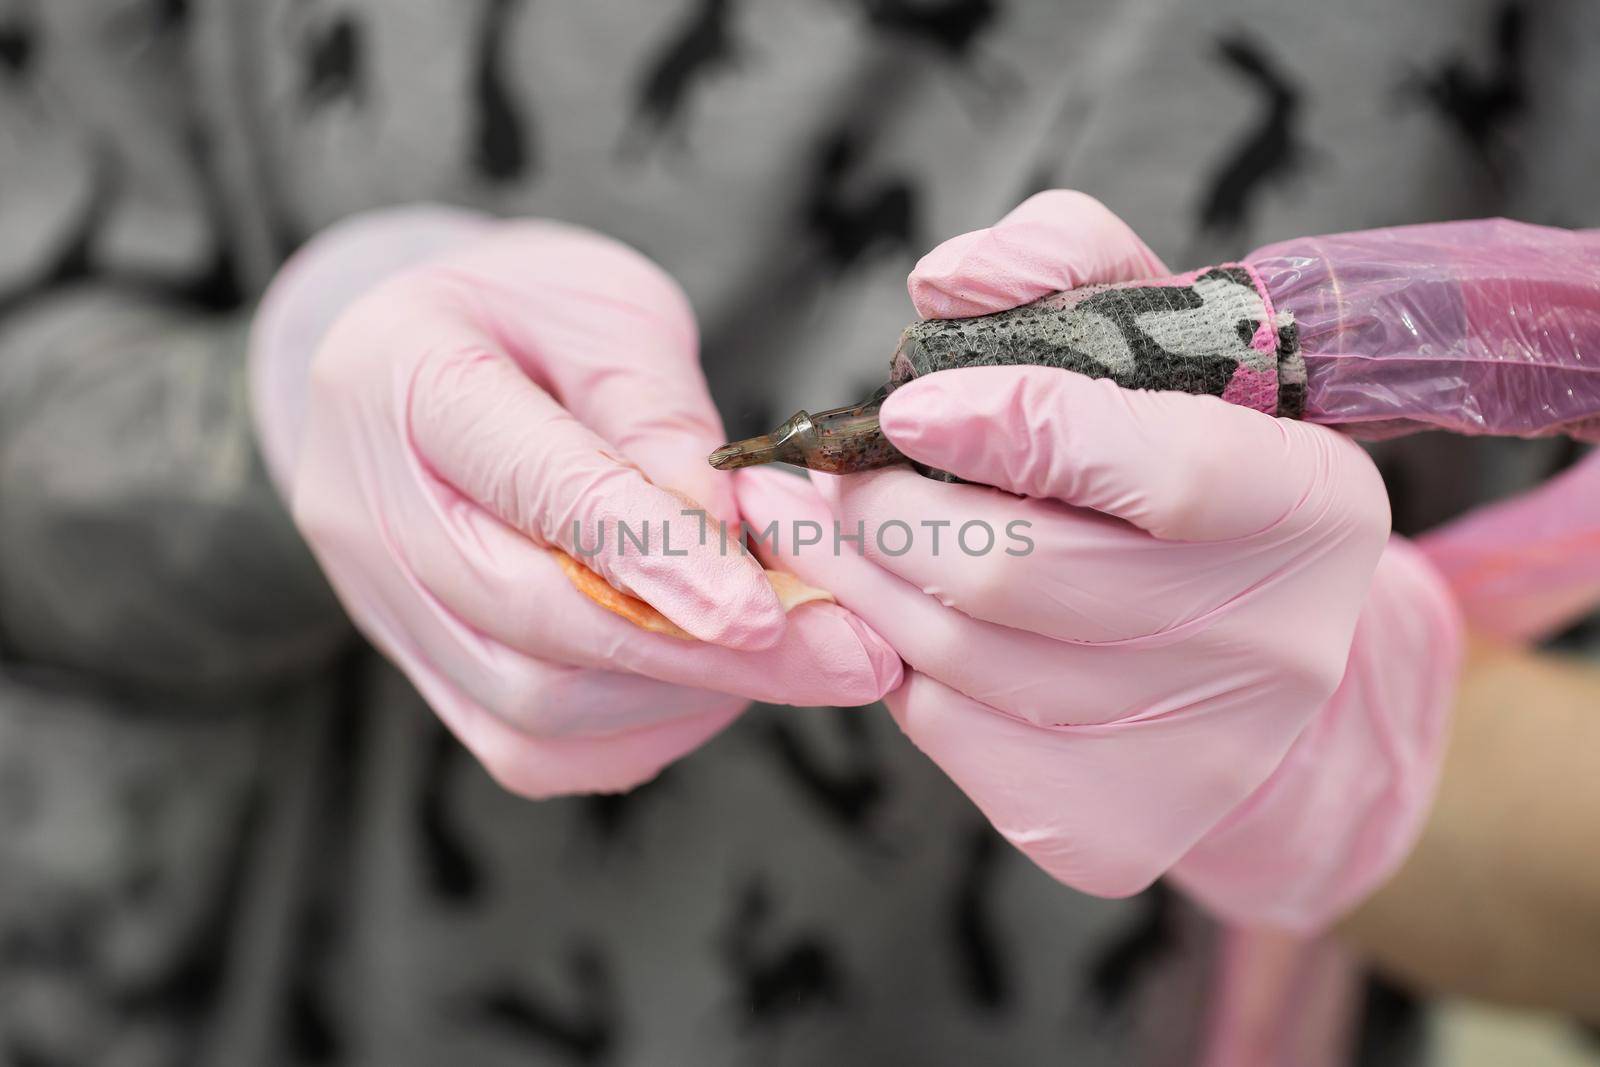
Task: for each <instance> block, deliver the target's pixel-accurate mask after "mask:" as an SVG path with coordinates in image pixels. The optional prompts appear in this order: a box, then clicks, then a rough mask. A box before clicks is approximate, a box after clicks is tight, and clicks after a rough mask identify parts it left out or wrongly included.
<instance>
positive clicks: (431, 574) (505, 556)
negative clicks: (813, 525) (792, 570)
mask: <svg viewBox="0 0 1600 1067" xmlns="http://www.w3.org/2000/svg"><path fill="white" fill-rule="evenodd" d="M396 507H400V508H403V507H404V505H403V504H400V503H399V502H396ZM397 513H399V514H405V515H407V516H408V517H407V520H406V521H405V522H404V523H403V526H404V530H405V532H404V535H403V536H402V537H400V538H399V539H398V541H397V545H398V547H399V548H400V550H401V551H402V553H403V554H404V558H405V560H406V564H407V566H408V567H409V568H410V569H411V570H412V571H413V572H414V573H415V574H416V576H417V580H418V582H419V583H420V584H421V586H422V587H423V588H424V589H425V590H426V592H427V593H428V595H429V596H430V597H431V598H433V599H435V600H436V601H437V603H438V606H439V609H440V610H441V611H442V612H444V613H446V614H448V615H450V616H452V617H454V618H456V619H459V620H460V621H461V622H462V623H463V624H464V625H465V626H466V627H469V628H470V630H469V631H468V632H469V633H472V634H473V635H474V637H473V638H472V639H470V640H469V639H468V638H467V637H466V636H462V637H461V638H460V640H461V641H463V642H465V643H466V647H468V648H469V649H475V648H477V647H478V646H479V644H489V645H504V646H506V647H507V648H509V649H512V650H516V651H520V652H522V653H523V654H526V655H530V656H534V657H537V658H540V659H543V660H546V661H549V662H554V663H561V664H568V665H574V666H581V667H592V668H597V669H605V670H608V671H620V672H628V673H636V674H640V675H643V676H645V677H648V678H653V679H657V680H659V681H661V682H667V683H671V684H673V685H679V686H687V687H693V688H696V689H710V690H714V691H717V692H725V693H732V694H736V695H738V696H740V697H743V698H745V699H747V700H759V701H762V702H764V703H772V704H795V705H801V706H812V705H832V706H840V707H854V706H857V705H861V704H869V703H871V702H873V701H875V700H878V699H879V698H881V697H882V695H883V694H884V693H885V692H887V691H888V690H889V689H892V688H893V687H894V686H896V685H898V684H899V683H900V677H901V673H900V672H901V664H900V657H899V655H898V654H897V653H896V652H895V651H894V649H893V648H891V647H890V646H889V644H888V643H887V642H885V641H884V639H883V638H882V637H880V636H879V635H878V634H877V633H876V632H874V631H873V630H872V628H871V627H869V626H867V625H866V624H865V623H864V622H862V621H861V620H860V619H859V618H857V617H856V616H855V615H853V614H852V613H850V612H848V611H846V610H844V609H843V608H840V607H839V606H838V605H836V604H829V603H819V602H807V603H797V604H796V606H795V607H794V609H793V612H792V614H790V615H789V617H788V624H787V626H786V628H785V630H784V633H783V636H782V637H781V638H780V640H779V641H778V643H777V644H775V645H773V646H772V647H771V648H767V649H761V650H757V651H737V650H733V649H729V648H725V647H723V646H719V645H714V644H710V643H706V642H698V641H685V640H683V639H682V638H680V637H676V636H670V635H667V634H663V633H652V632H648V631H646V630H643V629H641V628H640V627H638V626H637V625H635V624H634V623H633V622H631V621H629V620H628V619H626V618H623V617H621V616H619V615H617V614H615V613H613V612H611V611H608V610H606V609H605V608H604V607H601V606H600V605H598V604H596V603H595V602H594V601H593V600H591V599H590V598H589V597H587V596H585V595H584V594H583V593H582V592H580V591H578V589H576V588H575V587H574V586H573V584H572V583H571V581H570V580H569V579H568V578H567V577H566V575H565V574H564V573H563V566H562V564H561V562H560V561H558V560H557V559H556V558H555V556H554V554H553V553H552V551H551V550H549V549H545V548H542V547H540V546H538V545H535V544H533V543H532V542H531V541H529V540H528V539H527V538H526V537H524V536H522V535H521V534H520V533H518V532H517V531H516V530H513V529H511V528H510V527H508V526H506V525H505V524H504V523H502V522H500V521H499V520H497V519H496V518H494V516H492V515H489V514H488V513H487V512H485V511H483V510H482V509H481V508H478V507H477V506H476V505H474V504H473V503H472V502H471V501H469V500H467V499H465V498H463V497H461V496H460V495H459V494H456V493H454V492H453V491H451V490H450V489H449V488H448V487H447V486H440V487H439V490H438V492H437V493H436V494H435V496H434V498H433V500H432V502H431V504H429V505H425V506H417V507H413V508H412V509H408V510H403V511H400V512H397ZM711 536H712V541H711V544H712V545H713V546H717V547H720V546H719V545H718V542H717V540H716V534H714V533H713V534H712V535H711ZM729 551H742V550H741V549H739V547H738V545H737V542H732V543H730V546H729ZM758 573H759V570H758ZM763 580H764V581H767V580H769V579H767V578H764V579H763ZM779 580H780V581H782V580H783V579H779ZM434 658H435V659H446V658H447V657H445V656H444V655H442V654H436V655H435V657H434ZM479 703H486V704H490V706H491V707H492V706H493V703H492V701H489V700H487V699H480V700H479Z"/></svg>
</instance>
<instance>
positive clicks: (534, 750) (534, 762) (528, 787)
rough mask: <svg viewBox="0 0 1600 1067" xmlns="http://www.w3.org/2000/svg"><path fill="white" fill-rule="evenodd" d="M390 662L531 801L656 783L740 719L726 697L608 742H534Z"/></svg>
mask: <svg viewBox="0 0 1600 1067" xmlns="http://www.w3.org/2000/svg"><path fill="white" fill-rule="evenodd" d="M396 662H398V663H400V664H402V665H403V666H405V667H406V674H407V676H408V677H409V678H410V679H411V682H412V684H413V685H415V686H416V687H417V691H418V692H419V693H421V694H422V697H423V699H424V700H426V701H427V702H428V705H429V706H430V707H431V708H433V710H434V712H435V714H437V715H438V716H439V718H440V719H441V720H442V721H443V722H444V724H445V725H446V726H447V727H448V728H449V729H450V732H451V733H453V734H455V736H456V737H457V738H458V739H459V740H460V741H461V743H462V744H463V745H465V746H466V747H467V749H468V751H470V752H471V753H472V754H473V756H475V757H476V758H477V760H478V762H479V763H481V764H482V765H483V767H484V769H485V770H487V771H488V772H489V774H490V776H491V777H492V778H494V780H495V781H496V782H498V783H500V785H501V786H502V787H504V788H505V789H506V790H508V791H509V792H512V793H516V794H518V795H519V796H524V797H527V798H529V799H531V800H540V799H543V798H546V797H554V796H564V795H569V794H573V793H620V792H623V791H625V790H628V789H632V788H633V787H634V786H636V785H640V784H642V783H644V782H647V781H649V780H650V779H651V778H654V777H655V776H656V775H657V774H659V773H660V772H661V769H662V768H664V767H665V766H667V764H669V763H671V762H673V761H674V760H676V759H678V758H680V757H682V756H684V755H686V754H688V753H690V752H692V751H694V750H695V749H696V748H698V747H699V746H700V745H702V744H704V743H705V742H706V741H707V740H708V739H709V738H711V737H712V736H713V735H714V734H716V733H718V732H719V731H721V730H722V729H723V728H724V727H725V726H727V725H728V724H729V723H730V722H732V721H733V720H734V719H735V718H737V717H738V715H739V712H740V711H741V709H742V707H743V702H742V701H739V700H735V699H729V700H727V701H724V702H722V703H721V704H720V706H713V707H711V708H708V709H707V710H704V711H701V712H700V713H698V714H695V715H691V716H684V717H676V718H669V719H665V720H662V721H659V722H655V723H652V724H649V725H645V726H639V727H635V728H632V729H629V730H625V731H622V732H619V733H615V734H611V735H608V736H589V735H582V736H579V735H568V736H555V737H550V736H537V735H533V734H529V733H526V732H524V731H521V730H517V729H514V728H513V727H511V726H509V725H507V724H506V723H505V722H504V721H503V720H501V719H500V718H498V717H497V716H495V715H492V714H490V713H489V712H488V711H487V710H485V709H484V708H483V707H481V706H480V705H478V704H476V703H474V702H473V701H472V699H471V698H470V697H468V696H466V695H465V694H464V693H462V692H461V691H460V690H459V689H457V688H456V687H455V686H454V685H452V684H451V683H450V682H449V681H448V680H446V679H445V678H444V677H442V676H440V675H439V674H436V673H434V672H432V671H430V670H428V669H427V668H426V667H425V665H424V663H423V661H421V660H419V659H414V658H412V657H401V658H399V659H398V660H397V661H396Z"/></svg>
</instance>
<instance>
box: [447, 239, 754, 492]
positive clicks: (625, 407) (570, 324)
mask: <svg viewBox="0 0 1600 1067" xmlns="http://www.w3.org/2000/svg"><path fill="white" fill-rule="evenodd" d="M445 269H446V270H447V271H448V270H451V269H454V270H457V271H463V270H470V273H471V282H472V286H473V294H474V298H475V299H476V300H480V301H482V306H483V307H485V308H486V309H487V310H488V311H489V313H490V314H491V315H492V317H493V320H494V327H495V332H496V335H497V337H498V339H499V340H500V341H501V342H502V343H503V344H504V346H505V348H506V351H507V352H508V353H509V354H510V355H511V356H512V357H513V358H514V359H516V360H517V362H518V363H519V364H520V365H521V366H522V367H523V369H524V370H525V371H526V372H527V373H528V374H529V375H530V376H531V377H532V378H533V379H534V380H535V381H536V382H538V383H539V384H540V385H541V386H542V387H544V388H545V390H546V391H547V392H549V393H550V394H551V395H553V396H554V397H555V398H556V400H557V401H559V402H560V404H561V406H562V407H564V408H566V409H567V410H568V411H570V412H571V413H572V414H573V415H574V416H576V417H577V419H578V421H580V422H582V423H583V424H584V425H585V426H587V427H589V429H591V430H593V431H594V432H595V433H596V434H598V435H599V436H600V437H602V438H604V439H605V440H606V441H608V442H610V443H611V444H612V445H613V446H615V448H616V450H617V451H618V452H620V453H621V454H622V455H624V456H626V457H627V458H628V459H629V460H630V461H632V462H633V463H634V464H636V465H637V466H638V467H639V468H640V469H642V470H643V471H644V472H645V474H646V475H647V476H648V477H649V478H650V480H651V481H653V482H655V483H656V484H657V485H659V486H663V487H665V488H669V489H674V490H677V491H678V492H680V493H683V494H685V495H687V496H689V497H691V498H692V499H693V500H694V501H696V502H697V503H699V504H701V505H703V506H704V507H705V508H706V509H707V511H708V512H710V514H711V515H713V516H714V517H717V518H720V519H722V520H723V521H726V522H732V521H734V519H735V518H736V516H735V514H734V511H733V492H732V487H731V485H730V483H729V481H728V477H727V475H726V474H725V473H723V472H721V471H717V470H714V469H713V468H712V467H711V466H710V464H708V463H707V462H706V456H707V455H708V454H709V453H710V452H711V450H712V449H714V448H716V447H717V446H718V445H720V444H722V443H723V442H724V441H725V440H727V436H726V434H725V433H724V432H723V427H722V419H721V416H719V415H718V414H717V410H716V406H715V405H714V404H713V403H712V401H711V393H710V391H709V389H708V388H707V386H706V381H705V375H704V374H703V373H702V372H701V369H700V360H699V333H698V330H697V328H696V326H695V320H694V312H693V310H692V309H691V308H690V305H689V301H688V298H687V297H686V296H684V293H683V290H682V289H680V288H679V287H678V285H677V283H676V282H674V281H673V280H672V278H671V277H670V276H669V275H667V274H666V272H664V271H663V270H661V268H659V267H657V266H656V265H655V264H654V263H652V262H650V260H648V259H646V258H645V257H644V256H643V255H641V254H640V253H638V252H636V251H635V250H633V249H632V248H629V247H628V246H627V245H624V244H622V243H621V242H619V241H615V240H612V239H611V238H608V237H604V236H601V235H600V234H597V233H594V232H593V231H590V230H582V229H576V228H573V227H569V226H563V225H561V224H559V223H552V222H518V223H512V224H507V225H505V226H504V232H503V233H502V234H500V235H498V236H496V237H495V238H492V239H490V240H489V241H487V242H482V243H480V244H478V245H476V246H475V247H474V248H473V249H472V250H471V252H470V253H469V255H468V257H467V258H465V259H464V260H463V262H462V264H461V265H460V266H455V267H452V264H451V263H450V262H449V261H447V262H446V264H445ZM602 285H603V288H602ZM619 294H621V295H619Z"/></svg>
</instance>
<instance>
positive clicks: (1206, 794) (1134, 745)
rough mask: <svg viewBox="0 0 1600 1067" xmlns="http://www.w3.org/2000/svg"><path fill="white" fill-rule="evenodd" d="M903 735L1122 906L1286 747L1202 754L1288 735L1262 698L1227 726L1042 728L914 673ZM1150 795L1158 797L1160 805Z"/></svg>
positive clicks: (1193, 718)
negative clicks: (1231, 741)
mask: <svg viewBox="0 0 1600 1067" xmlns="http://www.w3.org/2000/svg"><path fill="white" fill-rule="evenodd" d="M888 705H889V711H890V713H891V714H892V715H893V716H894V719H895V722H897V723H899V724H900V728H901V729H902V730H904V731H905V733H906V736H907V737H909V738H910V739H911V740H912V742H913V743H914V744H915V745H916V746H917V747H918V748H920V749H921V750H922V751H923V752H924V753H925V754H926V755H927V756H928V757H929V758H930V759H932V760H933V761H934V763H936V764H938V765H939V767H940V769H941V770H943V771H944V772H945V773H946V774H947V775H949V776H950V778H951V780H952V781H954V782H955V783H956V785H957V786H959V787H960V788H961V790H962V792H964V793H966V794H967V795H968V796H969V797H971V798H972V800H973V802H974V803H975V804H977V806H978V808H979V810H981V811H982V812H983V813H984V815H985V816H987V817H988V819H989V821H990V822H992V823H994V825H995V828H996V829H998V830H999V831H1000V833H1001V834H1002V835H1004V836H1005V838H1006V839H1007V840H1008V841H1010V842H1011V843H1012V844H1013V845H1015V846H1016V847H1017V848H1019V849H1021V850H1022V852H1023V853H1025V854H1026V855H1027V856H1028V858H1030V859H1032V860H1033V861H1034V862H1035V863H1037V864H1038V865H1039V866H1040V867H1043V868H1044V869H1045V870H1046V871H1047V872H1049V873H1050V874H1051V875H1052V876H1053V877H1055V878H1056V879H1058V880H1059V881H1061V882H1064V883H1066V884H1067V885H1069V886H1072V887H1073V888H1074V889H1079V890H1082V891H1083V892H1086V893H1093V894H1095V895H1096V896H1105V897H1122V896H1128V895H1129V894H1132V893H1137V892H1138V891H1139V890H1141V889H1144V888H1145V887H1146V886H1148V885H1149V884H1150V883H1151V882H1152V881H1154V880H1155V879H1156V878H1157V877H1158V876H1160V875H1161V874H1162V873H1163V872H1164V871H1166V870H1167V869H1168V868H1170V867H1171V866H1172V865H1173V864H1174V863H1176V862H1177V861H1178V860H1179V859H1180V858H1181V857H1182V856H1183V855H1184V853H1186V852H1188V851H1189V849H1190V848H1192V847H1193V846H1194V844H1195V843H1196V842H1197V841H1199V840H1200V839H1201V838H1202V837H1204V836H1205V834H1206V833H1207V832H1208V831H1210V830H1211V828H1212V827H1214V826H1216V825H1217V824H1218V822H1220V821H1221V819H1222V818H1223V817H1224V816H1225V815H1226V814H1227V813H1228V812H1229V811H1231V810H1232V809H1233V808H1234V807H1235V806H1237V805H1238V804H1239V803H1240V802H1241V801H1242V800H1244V799H1245V798H1246V797H1248V796H1249V795H1250V794H1251V793H1252V792H1253V791H1254V790H1255V789H1256V788H1257V787H1258V786H1259V785H1260V784H1261V783H1262V782H1264V781H1266V779H1267V778H1268V777H1269V776H1270V775H1271V774H1272V771H1273V770H1274V768H1275V767H1276V766H1277V764H1278V761H1279V760H1281V759H1282V758H1283V753H1284V752H1285V751H1287V748H1288V745H1289V744H1290V743H1292V741H1293V734H1292V733H1290V734H1288V736H1286V737H1284V738H1283V739H1282V743H1281V744H1262V745H1257V744H1252V745H1241V746H1236V749H1235V748H1230V749H1229V751H1230V752H1231V753H1234V755H1231V756H1230V758H1228V759H1220V760H1214V761H1211V762H1210V763H1209V764H1208V765H1207V767H1208V769H1207V770H1206V771H1205V773H1198V772H1197V763H1196V760H1195V753H1196V752H1201V751H1215V750H1216V749H1217V748H1218V746H1219V745H1226V743H1227V740H1226V739H1227V738H1228V736H1229V734H1230V731H1233V732H1239V733H1241V734H1245V735H1250V736H1252V737H1253V736H1255V734H1256V731H1257V729H1258V728H1263V729H1267V730H1269V732H1275V733H1276V734H1278V735H1283V734H1284V733H1286V732H1285V731H1282V730H1279V729H1277V727H1276V723H1275V722H1274V719H1275V717H1276V716H1278V714H1279V709H1278V708H1277V707H1276V706H1273V705H1271V704H1270V702H1262V701H1253V702H1247V703H1242V704H1239V705H1237V706H1235V707H1234V708H1233V709H1231V711H1230V713H1229V714H1228V715H1227V716H1226V717H1225V718H1223V719H1218V718H1216V717H1213V716H1209V715H1172V716H1160V717H1155V718H1150V719H1143V720H1139V721H1135V722H1118V723H1108V724H1105V725H1084V726H1069V727H1064V728H1057V729H1045V728H1041V727H1039V726H1035V725H1033V724H1030V723H1026V722H1019V721H1018V720H1016V719H1014V718H1011V717H1009V716H1006V715H1002V714H999V713H998V712H997V711H996V710H995V709H994V708H992V707H986V706H985V705H984V704H982V703H981V702H978V701H975V700H972V699H971V698H969V697H967V696H964V695H962V694H961V693H959V692H956V691H955V690H954V689H951V688H950V687H948V686H945V685H942V684H940V683H939V682H938V681H935V680H934V679H932V678H930V677H928V676H927V675H925V674H921V673H913V674H911V675H909V676H907V678H906V682H905V684H904V685H902V686H901V687H900V688H899V689H897V690H895V691H894V692H893V693H891V694H890V695H889V697H888ZM1152 797H1159V798H1161V802H1160V804H1158V805H1152V804H1151V798H1152Z"/></svg>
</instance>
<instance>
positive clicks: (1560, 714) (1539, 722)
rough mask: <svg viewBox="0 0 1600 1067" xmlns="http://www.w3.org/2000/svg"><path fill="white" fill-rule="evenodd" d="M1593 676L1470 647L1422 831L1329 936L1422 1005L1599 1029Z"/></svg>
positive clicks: (1597, 715)
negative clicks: (1503, 1006) (1478, 1004)
mask: <svg viewBox="0 0 1600 1067" xmlns="http://www.w3.org/2000/svg"><path fill="white" fill-rule="evenodd" d="M1597 751H1600V667H1597V666H1594V665H1590V664H1587V663H1584V662H1582V661H1578V660H1573V659H1568V658H1563V657H1558V656H1553V655H1544V654H1538V653H1533V652H1527V651H1523V650H1513V649H1505V648H1493V649H1488V648H1485V649H1479V650H1478V653H1477V654H1476V655H1475V656H1474V657H1473V658H1472V661H1471V662H1470V663H1469V665H1468V667H1467V670H1466V673H1465V676H1464V677H1463V681H1462V686H1461V690H1460V697H1459V700H1458V706H1457V712H1456V720H1455V727H1454V736H1453V738H1452V740H1451V743H1450V748H1449V752H1448V755H1447V757H1446V763H1445V769H1444V776H1443V780H1442V782H1441V785H1440V791H1439V797H1438V800H1437V802H1436V804H1435V807H1434V810H1433V814H1432V817H1431V818H1430V820H1429V823H1428V826H1427V828H1426V830H1425V832H1424V834H1423V837H1422V839H1421V841H1420V842H1419V843H1418V845H1417V847H1416V849H1415V850H1414V851H1413V853H1412V854H1411V856H1410V857H1409V859H1408V860H1407V862H1406V864H1405V865H1404V867H1403V868H1402V869H1401V870H1400V872H1399V873H1398V874H1397V875H1396V876H1395V877H1394V878H1392V879H1391V880H1390V881H1389V882H1388V883H1387V884H1386V885H1385V886H1384V887H1383V888H1382V889H1380V890H1379V891H1378V892H1377V893H1376V894H1374V895H1373V896H1372V897H1371V898H1369V899H1368V900H1367V901H1366V903H1365V904H1363V905H1362V906H1361V907H1360V908H1358V909H1357V910H1356V911H1355V912H1354V913H1353V914H1352V915H1351V916H1350V917H1349V918H1347V919H1346V921H1345V922H1344V923H1343V924H1342V926H1341V933H1342V935H1343V936H1344V938H1345V939H1346V940H1347V941H1348V943H1350V944H1351V945H1352V946H1353V947H1354V948H1356V949H1357V951H1359V952H1361V953H1363V954H1364V955H1366V956H1367V957H1368V958H1370V959H1371V960H1372V962H1373V963H1374V964H1376V965H1377V966H1378V967H1380V968H1381V969H1383V970H1385V971H1388V972H1390V973H1392V974H1393V975H1395V976H1396V977H1398V978H1400V979H1401V980H1403V981H1407V982H1410V983H1412V984H1414V985H1416V986H1418V987H1420V988H1423V989H1426V990H1428V991H1432V992H1439V993H1452V994H1458V995H1465V996H1470V997H1477V998H1482V999H1486V1000H1494V1001H1502V1002H1507V1003H1514V1004H1527V1005H1535V1006H1539V1007H1544V1008H1550V1009H1553V1010H1557V1011H1562V1012H1567V1013H1571V1014H1574V1015H1576V1016H1578V1017H1580V1018H1584V1019H1588V1020H1600V843H1597V842H1600V837H1597V834H1596V827H1600V773H1597V771H1596V763H1595V755H1594V754H1595V753H1596V752H1597Z"/></svg>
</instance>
